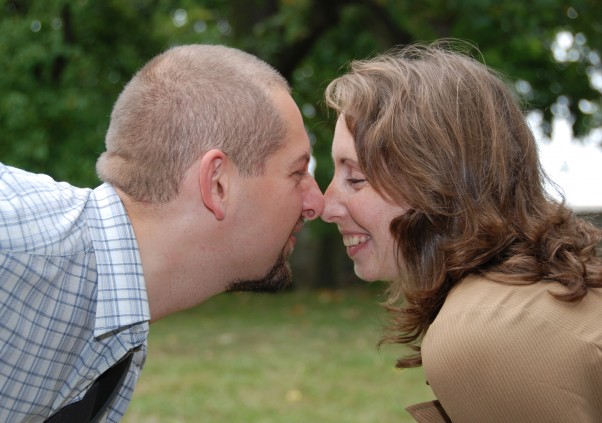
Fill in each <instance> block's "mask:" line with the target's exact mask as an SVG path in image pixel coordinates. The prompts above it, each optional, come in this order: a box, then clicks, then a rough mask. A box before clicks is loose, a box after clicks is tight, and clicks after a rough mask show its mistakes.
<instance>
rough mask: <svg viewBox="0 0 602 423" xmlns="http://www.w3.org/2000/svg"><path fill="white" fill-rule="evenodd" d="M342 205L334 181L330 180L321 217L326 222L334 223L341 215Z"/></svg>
mask: <svg viewBox="0 0 602 423" xmlns="http://www.w3.org/2000/svg"><path fill="white" fill-rule="evenodd" d="M341 209H342V205H341V202H340V201H339V198H338V195H337V190H336V187H335V185H334V181H332V182H330V185H328V188H326V191H324V207H323V209H322V214H321V215H320V217H321V218H322V220H323V221H324V222H329V223H333V222H336V220H337V218H339V217H341V214H342V213H341Z"/></svg>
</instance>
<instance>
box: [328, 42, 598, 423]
mask: <svg viewBox="0 0 602 423" xmlns="http://www.w3.org/2000/svg"><path fill="white" fill-rule="evenodd" d="M326 100H327V103H328V105H329V106H330V107H332V108H334V109H335V110H336V111H337V112H338V114H339V119H338V121H337V125H336V129H335V135H334V140H333V146H332V155H333V160H334V164H335V173H334V177H333V180H332V182H331V184H330V186H329V187H328V189H327V191H326V193H325V208H324V212H323V214H322V218H323V219H324V220H325V221H327V222H332V223H336V224H337V225H338V227H339V230H340V232H341V234H342V236H343V242H344V244H345V246H346V247H347V253H348V255H349V256H350V258H351V259H352V260H353V261H354V269H355V272H356V274H357V275H358V276H359V277H360V278H362V279H364V280H367V281H375V280H386V281H389V282H390V284H389V285H388V286H389V292H388V294H389V298H388V301H387V303H386V305H387V308H388V310H389V311H390V313H391V316H392V319H391V325H390V328H389V329H390V331H389V332H388V335H387V336H385V338H384V339H383V341H384V342H392V343H400V344H405V345H408V346H409V347H410V348H411V349H412V350H413V351H414V353H413V354H412V355H409V356H406V357H402V358H401V359H399V360H398V362H397V367H399V368H408V367H415V366H420V365H423V366H424V370H425V374H426V377H427V380H428V383H429V384H430V386H431V388H432V389H433V392H434V394H435V396H436V397H437V399H438V401H435V402H433V403H426V404H422V405H417V406H414V407H410V408H409V409H408V410H409V411H410V413H412V414H413V415H414V417H415V418H416V419H417V420H418V421H450V420H449V419H451V421H454V422H502V421H504V422H547V423H549V422H569V421H570V422H573V421H574V422H594V421H597V422H601V421H602V260H601V259H600V257H599V256H597V255H596V254H597V252H596V246H597V244H598V243H599V242H600V241H601V240H602V231H600V229H598V228H596V227H594V226H593V225H591V224H589V223H587V222H585V221H583V220H581V219H579V218H577V217H576V216H575V215H574V214H573V213H572V212H571V211H570V210H569V209H568V208H567V207H566V206H565V205H564V204H562V203H558V202H556V201H554V200H553V199H552V198H551V197H549V196H548V195H547V194H546V192H545V191H544V181H545V176H544V174H543V172H542V169H541V167H540V164H539V160H538V156H537V150H536V144H535V141H534V138H533V135H532V133H531V132H530V130H529V128H528V126H527V124H526V123H525V119H524V116H523V114H522V111H521V109H520V107H519V105H518V102H517V100H516V98H515V97H514V96H513V94H512V93H511V91H510V90H509V89H508V88H507V86H506V85H505V84H504V82H503V81H502V79H501V78H500V77H499V75H497V74H496V73H495V72H493V71H492V70H491V69H489V68H487V67H486V66H484V65H482V64H480V63H479V62H478V61H476V60H474V59H473V58H471V57H469V56H468V55H465V54H462V53H458V52H454V51H453V50H452V49H451V48H449V46H445V45H443V44H441V43H440V44H433V45H430V46H419V45H414V46H409V47H406V48H404V49H401V50H396V51H392V52H390V53H388V54H384V55H381V56H378V57H375V58H373V59H370V60H366V61H355V62H353V63H352V65H351V69H350V71H349V73H347V74H346V75H343V76H341V77H339V78H338V79H336V80H334V81H333V82H332V83H331V84H330V85H329V86H328V88H327V89H326ZM441 407H442V408H441Z"/></svg>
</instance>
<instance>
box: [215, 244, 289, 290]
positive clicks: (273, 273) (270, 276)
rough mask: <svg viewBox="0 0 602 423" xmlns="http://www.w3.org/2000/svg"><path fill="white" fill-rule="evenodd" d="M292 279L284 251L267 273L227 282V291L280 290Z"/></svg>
mask: <svg viewBox="0 0 602 423" xmlns="http://www.w3.org/2000/svg"><path fill="white" fill-rule="evenodd" d="M292 280H293V273H292V271H291V267H290V265H289V264H288V262H287V260H286V257H285V255H284V253H281V254H280V256H279V257H278V260H276V263H275V264H274V266H272V268H271V269H270V270H269V271H268V273H267V274H266V275H265V276H264V277H263V278H260V279H255V280H242V281H234V282H231V283H230V284H228V286H227V288H226V291H228V292H241V291H246V292H268V293H274V292H278V291H282V290H283V289H284V288H286V287H287V286H288V285H290V283H291V281H292Z"/></svg>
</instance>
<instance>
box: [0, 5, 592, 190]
mask: <svg viewBox="0 0 602 423" xmlns="http://www.w3.org/2000/svg"><path fill="white" fill-rule="evenodd" d="M597 2H598V1H597V0H571V1H569V2H562V1H558V0H532V1H530V2H524V1H520V0H509V1H504V2H499V1H493V0H425V1H422V2H414V1H410V0H397V1H394V0H329V1H322V0H280V1H278V0H255V1H248V0H230V1H226V0H204V1H203V0H198V1H194V0H185V1H174V0H132V1H119V0H104V1H101V0H77V1H69V0H8V1H4V2H3V5H2V18H1V19H0V53H1V54H0V61H1V66H2V69H3V71H2V73H1V74H0V128H1V135H0V141H1V142H0V160H2V161H4V162H7V163H11V164H14V165H17V166H21V167H25V168H28V169H31V170H35V171H40V172H46V173H50V174H51V175H53V176H54V177H55V178H58V179H65V180H69V181H71V182H73V183H75V184H80V185H88V186H90V185H94V184H96V183H97V179H96V176H95V174H94V161H95V159H96V157H97V155H98V154H99V153H100V152H101V151H102V149H103V138H104V132H105V130H106V128H107V124H108V117H109V114H110V110H111V107H112V104H113V102H114V101H115V99H116V97H117V95H118V93H119V92H120V90H121V89H122V87H123V85H124V83H125V82H127V80H128V79H129V78H130V77H131V76H132V74H133V73H134V72H135V71H136V70H137V69H138V68H139V67H140V66H142V65H143V64H144V63H145V62H146V61H147V60H148V59H149V58H151V57H152V56H154V55H155V54H157V53H159V52H160V51H162V50H164V49H166V48H168V47H169V46H171V45H175V44H183V43H222V44H227V45H231V46H235V47H239V48H242V49H245V50H247V51H250V52H252V53H254V54H256V55H258V56H259V57H261V58H263V59H264V60H266V61H267V62H269V63H271V64H272V65H274V66H275V67H276V68H277V69H279V70H280V71H281V72H282V74H283V75H284V76H285V77H286V78H287V79H288V80H289V81H290V83H291V85H292V87H293V90H294V97H295V99H296V100H297V102H298V104H299V105H300V107H301V109H302V111H303V113H304V117H305V119H306V123H307V127H308V131H309V132H310V133H311V135H312V139H313V140H315V141H316V143H315V153H316V156H317V158H318V163H319V167H318V169H317V177H318V180H319V182H320V183H321V185H322V186H323V187H324V185H325V184H326V182H327V180H328V179H329V168H330V166H329V158H328V157H329V142H328V141H329V139H330V137H331V134H332V126H333V125H332V118H333V116H329V115H328V113H327V111H326V110H324V107H323V105H322V102H321V100H322V92H323V88H324V87H325V85H326V83H327V82H328V81H329V80H331V79H332V78H333V77H335V76H336V75H337V74H339V73H340V72H342V71H343V70H344V69H345V64H347V63H348V62H349V61H350V60H352V59H355V58H365V57H368V56H371V55H373V54H375V53H378V52H382V51H384V50H386V49H388V48H390V47H392V46H395V45H400V44H407V43H410V42H414V41H429V40H433V39H436V38H445V37H454V38H460V39H464V40H468V41H470V42H472V43H474V44H475V45H476V46H478V48H479V49H480V50H481V52H482V59H483V60H484V61H485V62H486V63H487V64H489V65H491V66H493V67H495V68H497V69H499V70H501V71H502V72H504V73H505V74H507V75H508V77H509V78H510V79H511V80H512V81H521V85H519V86H520V87H521V88H522V89H521V93H522V94H523V95H524V98H525V100H526V101H527V104H528V107H530V108H535V109H539V110H542V111H543V112H544V115H545V117H546V120H547V121H550V119H551V118H552V110H553V107H552V105H553V104H554V103H555V102H556V101H557V99H558V98H559V97H560V96H564V97H563V99H564V103H565V104H568V105H569V108H570V111H571V113H572V116H573V118H574V119H575V129H576V130H577V132H579V133H583V132H585V131H587V130H588V129H590V128H592V127H594V126H598V125H600V124H601V123H602V118H601V115H602V113H601V112H600V109H601V108H600V85H602V84H600V82H599V80H600V79H601V78H602V76H601V65H600V61H601V60H600V53H599V52H600V51H602V34H601V33H602V8H600V7H598V5H597ZM559 31H566V33H567V34H572V35H573V38H572V44H570V45H568V46H567V45H565V46H564V47H563V48H564V50H563V51H562V52H561V53H564V56H563V57H564V58H561V60H560V61H559V60H558V59H555V57H554V50H553V47H554V46H555V40H556V35H557V33H558V32H559ZM596 78H597V79H598V89H596V88H595V87H594V86H593V85H592V83H591V82H590V81H591V80H592V79H594V80H595V79H596ZM580 100H587V101H588V102H587V103H583V102H581V105H582V106H583V105H584V104H585V105H587V106H588V107H581V108H580V107H579V105H580Z"/></svg>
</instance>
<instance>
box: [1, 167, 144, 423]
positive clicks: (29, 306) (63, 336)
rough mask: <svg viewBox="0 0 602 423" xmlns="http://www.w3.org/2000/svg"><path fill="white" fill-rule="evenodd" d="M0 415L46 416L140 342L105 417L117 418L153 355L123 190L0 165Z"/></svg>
mask: <svg viewBox="0 0 602 423" xmlns="http://www.w3.org/2000/svg"><path fill="white" fill-rule="evenodd" d="M0 216H1V217H0V422H2V423H10V422H43V421H44V420H45V419H46V418H48V417H50V416H51V415H52V414H54V413H55V412H56V411H58V410H60V409H61V408H62V407H64V406H66V405H68V404H69V403H71V402H74V401H77V400H80V399H81V398H82V397H83V396H84V394H85V393H86V391H87V389H88V388H89V387H90V385H91V384H92V383H93V382H94V380H95V379H96V378H97V377H98V376H99V375H100V374H102V373H103V372H104V371H105V370H107V369H108V368H110V367H111V366H112V365H113V364H115V363H116V362H118V361H119V360H120V359H121V358H122V357H123V356H124V355H125V354H127V352H128V351H130V350H133V349H137V350H136V352H135V353H134V356H133V360H132V364H131V366H130V369H129V371H128V373H127V375H126V378H125V382H124V384H123V386H122V387H121V388H120V389H119V394H118V395H117V397H116V398H115V399H114V400H113V402H112V403H111V405H110V407H109V409H108V411H107V413H106V417H105V418H103V419H101V421H107V422H118V421H119V420H120V419H121V417H122V416H123V414H124V413H125V410H126V408H127V406H128V404H129V402H130V400H131V397H132V393H133V390H134V386H135V384H136V381H137V379H138V376H139V374H140V370H141V369H142V365H143V364H144V359H145V357H146V339H147V335H148V321H149V320H150V313H149V308H148V300H147V295H146V288H145V285H144V278H143V275H142V265H141V261H140V255H139V253H138V248H137V243H136V239H135V238H134V233H133V229H132V226H131V224H130V221H129V219H128V216H127V214H126V211H125V208H124V206H123V204H122V203H121V201H120V199H119V197H118V195H117V194H116V192H115V190H114V189H113V188H112V187H111V186H110V185H107V184H103V185H101V186H100V187H98V188H96V189H95V190H90V189H79V188H74V187H72V186H70V185H68V184H66V183H57V182H55V181H54V180H52V178H50V177H48V176H45V175H35V174H31V173H27V172H24V171H22V170H19V169H15V168H12V167H8V166H4V165H2V164H1V163H0Z"/></svg>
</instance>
